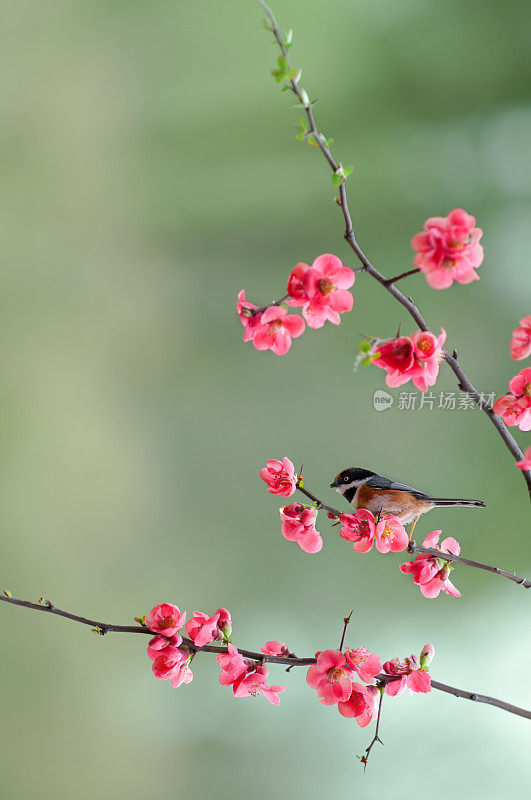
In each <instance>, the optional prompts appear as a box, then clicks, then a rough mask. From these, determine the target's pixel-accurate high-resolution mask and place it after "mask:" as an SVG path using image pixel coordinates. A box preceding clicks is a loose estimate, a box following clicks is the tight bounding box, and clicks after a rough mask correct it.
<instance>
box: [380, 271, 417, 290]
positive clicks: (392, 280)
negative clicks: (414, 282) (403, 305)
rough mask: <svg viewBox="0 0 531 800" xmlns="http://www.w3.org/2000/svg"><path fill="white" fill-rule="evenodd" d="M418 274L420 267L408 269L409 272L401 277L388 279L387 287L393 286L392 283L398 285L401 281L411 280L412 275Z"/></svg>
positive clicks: (401, 274)
mask: <svg viewBox="0 0 531 800" xmlns="http://www.w3.org/2000/svg"><path fill="white" fill-rule="evenodd" d="M417 272H420V269H419V268H418V267H415V269H408V271H407V272H401V273H400V275H396V277H394V278H388V279H387V280H386V282H385V285H386V286H391V284H392V283H398V281H401V280H402V279H403V278H409V276H410V275H416V274H417Z"/></svg>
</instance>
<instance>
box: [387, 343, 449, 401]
mask: <svg viewBox="0 0 531 800" xmlns="http://www.w3.org/2000/svg"><path fill="white" fill-rule="evenodd" d="M445 341H446V331H445V330H444V328H441V334H440V336H438V337H437V336H435V335H434V334H433V333H431V332H430V331H421V330H418V331H416V332H415V333H414V334H413V335H412V336H398V337H397V338H396V339H389V340H385V341H381V340H379V341H377V343H376V345H375V346H374V347H373V349H372V354H371V355H372V363H373V364H375V365H376V366H377V367H380V368H381V369H385V371H386V372H387V375H386V379H385V382H386V384H387V385H388V386H389V387H390V388H396V387H397V386H402V385H403V384H404V383H407V382H408V381H410V380H412V381H413V383H414V384H415V386H416V387H417V389H419V390H420V391H421V392H427V391H428V388H429V387H430V386H433V385H434V383H435V381H436V380H437V375H438V374H439V365H440V363H441V361H442V360H443V358H444V350H443V344H444V342H445Z"/></svg>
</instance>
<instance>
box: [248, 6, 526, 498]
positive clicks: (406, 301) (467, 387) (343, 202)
mask: <svg viewBox="0 0 531 800" xmlns="http://www.w3.org/2000/svg"><path fill="white" fill-rule="evenodd" d="M257 2H258V4H259V5H260V6H261V7H262V8H263V9H264V11H265V13H266V14H267V16H268V19H269V22H270V23H271V29H272V32H273V35H274V37H275V39H276V40H277V43H278V46H279V48H280V51H281V53H282V55H283V56H284V58H285V59H286V63H287V65H288V67H289V68H291V63H290V59H289V54H288V51H287V49H286V47H285V45H284V42H283V40H282V34H281V32H280V29H279V27H278V24H277V21H276V19H275V17H274V15H273V12H272V11H271V9H270V8H269V6H268V5H267V4H266V3H265V2H264V0H257ZM289 85H290V86H291V89H292V91H293V93H294V94H295V96H296V97H297V98H298V100H299V102H300V104H301V107H303V108H304V111H305V113H306V116H307V118H308V122H309V125H310V133H311V134H313V137H314V139H315V141H316V142H317V145H318V146H319V148H320V150H321V152H322V154H323V156H324V157H325V159H326V160H327V162H328V164H329V166H330V169H331V170H332V172H334V173H337V172H338V169H339V168H340V166H341V165H340V164H339V163H338V162H336V160H335V159H334V157H333V155H332V152H331V150H330V148H329V147H328V145H327V144H326V141H324V137H322V136H321V134H320V133H319V130H318V128H317V125H316V123H315V118H314V115H313V111H312V106H311V103H310V102H309V101H308V100H307V97H308V95H307V93H306V92H304V93H303V90H301V88H300V87H299V85H298V82H297V81H296V80H294V79H293V78H292V79H290V81H289ZM337 204H338V205H339V207H340V208H341V211H342V212H343V217H344V220H345V239H346V241H347V243H348V244H349V245H350V247H351V248H352V250H353V251H354V253H355V254H356V256H357V257H358V259H359V261H360V262H361V264H362V265H363V268H364V271H365V272H368V273H369V275H371V276H372V277H373V278H374V279H375V280H377V281H378V283H380V284H381V285H382V286H383V287H384V288H385V289H387V291H388V292H389V293H390V294H391V295H392V296H393V297H394V298H395V299H396V300H398V302H399V303H400V304H401V305H402V306H404V308H405V309H406V311H408V312H409V314H410V316H411V317H412V318H413V319H414V321H415V322H416V323H417V325H418V326H419V328H420V329H421V330H423V331H429V330H430V329H429V326H428V324H427V322H426V320H425V319H424V317H423V316H422V314H421V313H420V311H419V309H418V308H417V306H416V305H415V303H414V302H413V300H412V299H411V297H406V296H405V295H404V294H402V292H401V291H400V289H397V287H396V286H395V281H397V280H398V278H402V277H405V276H406V275H407V274H409V273H403V274H402V275H400V276H398V277H397V278H391V279H387V278H386V277H385V276H384V275H382V273H381V272H380V271H379V270H378V269H376V267H374V266H373V265H372V264H371V262H370V261H369V259H368V258H367V256H366V255H365V253H364V252H363V250H362V248H361V247H360V245H359V244H358V241H357V239H356V236H355V234H354V226H353V223H352V217H351V214H350V210H349V207H348V200H347V191H346V185H345V180H343V181H342V183H341V185H340V186H339V198H338V199H337ZM443 352H444V357H445V360H446V363H447V364H448V366H449V367H450V369H451V370H452V372H453V373H454V375H455V376H456V378H457V382H458V386H459V388H460V389H461V390H462V391H463V392H467V394H468V395H469V396H470V397H471V399H472V400H473V401H474V403H476V405H477V406H478V407H479V408H480V409H481V410H482V411H484V412H485V414H486V415H487V416H488V418H489V419H490V421H491V422H492V424H493V425H494V427H495V428H496V430H497V431H498V433H499V434H500V436H501V438H502V439H503V441H504V443H505V446H506V447H507V449H508V450H509V452H510V453H511V455H512V456H513V458H514V459H515V461H521V460H522V459H523V453H522V451H521V449H520V447H519V446H518V444H517V442H516V440H515V439H514V437H513V436H512V435H511V433H510V432H509V430H508V428H507V426H506V425H505V423H504V422H503V420H502V419H501V417H499V416H498V415H497V414H496V413H495V412H494V410H493V409H492V407H491V406H490V405H489V404H488V403H486V402H485V401H484V400H483V397H482V396H481V394H480V393H479V392H478V390H477V389H476V388H475V386H474V385H473V384H472V383H471V381H470V380H469V379H468V377H467V376H466V375H465V373H464V372H463V369H462V368H461V366H460V364H459V363H458V360H457V358H456V357H455V356H453V355H450V353H449V352H447V351H443ZM521 472H522V475H523V477H524V480H525V482H526V484H527V488H528V491H529V496H530V499H531V470H521Z"/></svg>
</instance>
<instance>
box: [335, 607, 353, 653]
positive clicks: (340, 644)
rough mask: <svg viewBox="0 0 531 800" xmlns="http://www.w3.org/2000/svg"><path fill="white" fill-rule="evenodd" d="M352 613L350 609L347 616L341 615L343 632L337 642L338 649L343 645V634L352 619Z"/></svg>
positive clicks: (345, 632) (345, 633) (344, 634)
mask: <svg viewBox="0 0 531 800" xmlns="http://www.w3.org/2000/svg"><path fill="white" fill-rule="evenodd" d="M353 613H354V609H352V611H351V612H350V614H349V615H348V617H343V633H342V634H341V641H340V643H339V649H340V650H343V645H344V644H345V636H346V635H347V628H348V626H349V623H350V620H351V619H352V615H353Z"/></svg>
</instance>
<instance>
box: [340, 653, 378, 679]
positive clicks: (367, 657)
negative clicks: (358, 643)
mask: <svg viewBox="0 0 531 800" xmlns="http://www.w3.org/2000/svg"><path fill="white" fill-rule="evenodd" d="M345 658H346V659H347V664H348V665H349V667H351V668H352V669H353V670H355V671H356V672H357V673H358V675H359V676H360V678H361V680H362V681H364V682H365V683H370V682H371V681H372V680H374V678H375V676H376V675H378V673H380V672H381V671H382V662H381V661H380V659H379V658H378V656H377V655H376V653H371V651H370V650H368V649H367V648H366V647H358V648H356V650H350V648H348V647H347V648H346V649H345Z"/></svg>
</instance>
